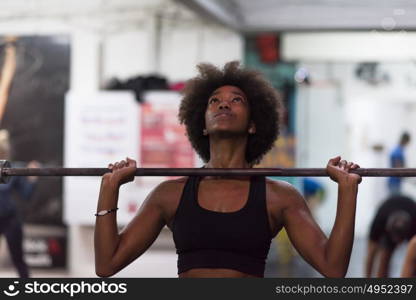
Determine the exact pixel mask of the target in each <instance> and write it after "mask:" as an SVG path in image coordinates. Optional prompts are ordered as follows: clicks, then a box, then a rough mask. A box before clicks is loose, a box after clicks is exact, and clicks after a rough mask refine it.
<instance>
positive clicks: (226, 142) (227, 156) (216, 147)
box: [205, 137, 250, 168]
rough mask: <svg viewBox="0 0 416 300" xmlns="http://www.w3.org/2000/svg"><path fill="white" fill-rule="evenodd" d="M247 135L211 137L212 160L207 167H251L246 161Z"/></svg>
mask: <svg viewBox="0 0 416 300" xmlns="http://www.w3.org/2000/svg"><path fill="white" fill-rule="evenodd" d="M246 145H247V137H241V138H237V139H236V138H235V137H234V138H230V139H225V138H221V139H215V138H211V139H210V160H209V161H208V163H207V164H206V165H205V167H206V168H249V167H250V165H249V164H248V163H247V161H246V157H245V155H246Z"/></svg>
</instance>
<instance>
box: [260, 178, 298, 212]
mask: <svg viewBox="0 0 416 300" xmlns="http://www.w3.org/2000/svg"><path fill="white" fill-rule="evenodd" d="M266 190H267V202H268V203H270V204H272V205H273V204H276V202H278V203H279V204H280V205H283V207H288V206H292V205H303V204H304V202H305V201H304V199H303V196H302V195H301V194H300V193H299V191H298V190H297V189H296V188H295V187H294V186H293V185H291V184H290V183H288V182H286V181H282V180H272V179H268V178H267V179H266Z"/></svg>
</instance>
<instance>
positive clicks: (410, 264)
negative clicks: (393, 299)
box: [401, 235, 416, 277]
mask: <svg viewBox="0 0 416 300" xmlns="http://www.w3.org/2000/svg"><path fill="white" fill-rule="evenodd" d="M401 277H416V235H415V236H413V238H412V239H411V240H410V242H409V244H408V245H407V251H406V257H405V259H404V263H403V268H402V273H401Z"/></svg>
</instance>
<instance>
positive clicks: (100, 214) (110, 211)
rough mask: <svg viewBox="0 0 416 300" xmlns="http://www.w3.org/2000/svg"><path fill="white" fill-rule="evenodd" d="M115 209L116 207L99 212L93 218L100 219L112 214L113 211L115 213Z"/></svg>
mask: <svg viewBox="0 0 416 300" xmlns="http://www.w3.org/2000/svg"><path fill="white" fill-rule="evenodd" d="M117 209H118V207H116V208H113V209H108V210H107V209H105V210H100V211H99V212H97V213H96V214H95V216H96V217H102V216H105V215H107V214H109V213H112V212H115V211H117Z"/></svg>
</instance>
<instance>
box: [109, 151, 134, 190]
mask: <svg viewBox="0 0 416 300" xmlns="http://www.w3.org/2000/svg"><path fill="white" fill-rule="evenodd" d="M108 169H110V170H111V173H105V174H104V175H103V179H106V180H108V181H109V182H110V183H111V184H113V185H115V186H116V187H119V186H121V185H123V184H125V183H127V182H131V181H133V180H134V177H135V173H136V169H137V163H136V161H135V160H134V159H130V158H128V157H127V158H126V160H122V161H119V162H115V163H114V164H109V165H108Z"/></svg>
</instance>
